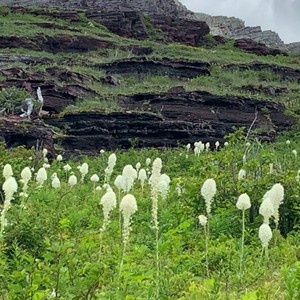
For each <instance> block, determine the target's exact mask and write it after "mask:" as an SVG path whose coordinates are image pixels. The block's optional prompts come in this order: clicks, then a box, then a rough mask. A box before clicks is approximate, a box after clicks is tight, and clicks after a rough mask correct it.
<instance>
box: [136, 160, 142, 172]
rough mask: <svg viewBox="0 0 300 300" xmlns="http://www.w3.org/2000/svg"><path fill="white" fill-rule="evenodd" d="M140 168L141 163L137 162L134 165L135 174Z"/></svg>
mask: <svg viewBox="0 0 300 300" xmlns="http://www.w3.org/2000/svg"><path fill="white" fill-rule="evenodd" d="M140 168H141V163H140V162H138V163H137V164H136V165H135V169H136V172H137V173H138V172H139V170H140Z"/></svg>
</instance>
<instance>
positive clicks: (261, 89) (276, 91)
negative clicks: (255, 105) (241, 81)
mask: <svg viewBox="0 0 300 300" xmlns="http://www.w3.org/2000/svg"><path fill="white" fill-rule="evenodd" d="M241 90H242V91H244V92H249V93H252V94H256V93H263V94H266V95H268V96H279V95H282V94H286V93H288V89H287V88H283V87H272V86H254V85H243V86H242V87H241Z"/></svg>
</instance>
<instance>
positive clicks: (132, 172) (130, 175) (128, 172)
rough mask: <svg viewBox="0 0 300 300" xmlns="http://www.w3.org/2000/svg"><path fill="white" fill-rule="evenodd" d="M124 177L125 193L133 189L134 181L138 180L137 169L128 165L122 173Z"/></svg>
mask: <svg viewBox="0 0 300 300" xmlns="http://www.w3.org/2000/svg"><path fill="white" fill-rule="evenodd" d="M122 177H123V181H124V192H127V193H128V192H129V191H130V190H131V188H132V187H133V184H134V180H135V179H136V178H137V172H136V169H134V168H133V166H132V165H126V166H125V167H124V168H123V171H122Z"/></svg>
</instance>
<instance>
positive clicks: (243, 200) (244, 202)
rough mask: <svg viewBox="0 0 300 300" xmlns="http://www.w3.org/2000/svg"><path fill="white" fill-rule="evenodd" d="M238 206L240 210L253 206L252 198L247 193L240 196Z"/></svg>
mask: <svg viewBox="0 0 300 300" xmlns="http://www.w3.org/2000/svg"><path fill="white" fill-rule="evenodd" d="M236 207H237V208H238V209H240V210H246V209H248V208H250V207H251V202H250V198H249V196H248V195H247V194H246V193H244V194H241V195H240V196H239V198H238V201H237V202H236Z"/></svg>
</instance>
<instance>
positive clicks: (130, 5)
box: [1, 0, 194, 18]
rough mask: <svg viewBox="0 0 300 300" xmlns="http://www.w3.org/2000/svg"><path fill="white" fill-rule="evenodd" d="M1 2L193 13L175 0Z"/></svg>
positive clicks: (35, 0)
mask: <svg viewBox="0 0 300 300" xmlns="http://www.w3.org/2000/svg"><path fill="white" fill-rule="evenodd" d="M1 4H5V5H13V6H29V5H42V6H58V7H63V8H78V7H81V8H88V9H89V8H93V9H95V10H101V11H116V10H117V11H120V10H121V11H122V10H128V9H129V10H136V11H142V12H147V13H149V14H164V15H167V16H170V15H171V16H174V15H176V16H178V17H180V18H186V17H191V16H193V15H194V14H193V13H192V12H191V11H189V10H187V9H186V7H185V6H184V5H182V4H181V3H180V2H179V1H176V0H134V1H132V0H64V1H61V0H2V1H1Z"/></svg>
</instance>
